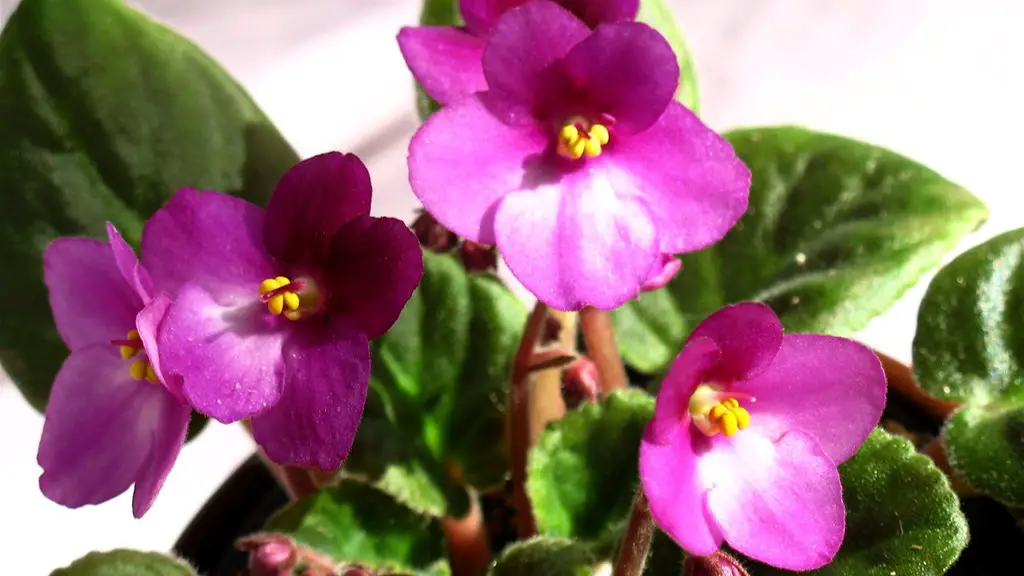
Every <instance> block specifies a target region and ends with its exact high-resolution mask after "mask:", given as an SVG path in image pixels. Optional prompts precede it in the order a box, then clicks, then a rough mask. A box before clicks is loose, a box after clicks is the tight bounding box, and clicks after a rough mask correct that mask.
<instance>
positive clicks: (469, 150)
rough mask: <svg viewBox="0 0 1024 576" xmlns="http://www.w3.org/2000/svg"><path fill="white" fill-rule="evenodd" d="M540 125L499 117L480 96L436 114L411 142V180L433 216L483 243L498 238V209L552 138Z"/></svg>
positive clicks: (445, 108)
mask: <svg viewBox="0 0 1024 576" xmlns="http://www.w3.org/2000/svg"><path fill="white" fill-rule="evenodd" d="M550 139H551V138H550V136H549V135H547V134H545V133H544V131H543V130H542V129H541V128H540V127H539V126H535V125H534V126H522V127H511V126H507V125H505V124H503V123H502V122H500V121H499V120H497V119H496V118H495V117H494V116H493V115H492V114H491V113H490V112H489V111H488V109H487V108H486V107H485V106H484V103H483V101H482V100H481V98H480V97H479V96H474V97H470V98H466V99H464V100H461V101H459V102H458V103H456V104H454V105H452V106H446V107H444V108H442V109H441V110H440V111H438V112H436V113H435V114H434V115H432V116H431V117H430V118H429V119H428V120H427V121H426V123H424V124H423V126H421V127H420V129H419V130H418V131H417V132H416V135H415V136H413V138H412V142H411V143H410V144H409V182H410V184H412V190H413V192H414V193H415V194H416V196H417V197H418V198H419V199H420V201H421V202H423V205H424V206H425V207H426V208H427V210H428V211H429V212H430V213H431V214H433V215H434V217H435V218H437V220H438V221H439V222H441V223H442V224H444V225H445V226H446V227H448V228H449V229H451V230H452V231H453V232H455V233H456V234H458V235H459V236H462V237H464V238H468V239H470V240H472V241H474V242H479V243H480V244H494V241H495V240H494V210H495V209H496V207H497V203H498V200H500V199H501V197H502V196H504V195H505V194H506V193H508V192H510V191H512V190H516V189H518V188H520V187H522V186H523V183H524V180H526V178H527V174H528V173H529V172H530V165H529V161H530V160H531V159H534V158H539V157H540V156H541V154H542V153H543V152H544V150H545V148H547V146H548V145H549V143H550Z"/></svg>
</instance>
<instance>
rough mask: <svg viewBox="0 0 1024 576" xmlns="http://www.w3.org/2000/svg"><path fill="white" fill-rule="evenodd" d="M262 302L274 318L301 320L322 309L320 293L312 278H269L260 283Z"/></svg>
mask: <svg viewBox="0 0 1024 576" xmlns="http://www.w3.org/2000/svg"><path fill="white" fill-rule="evenodd" d="M260 302H263V303H264V304H266V305H267V310H269V311H270V313H271V314H273V315H274V316H284V317H285V318H287V319H289V320H299V319H302V318H306V317H308V316H310V315H311V314H313V313H314V312H316V311H317V310H318V309H319V308H320V291H319V290H318V289H317V285H316V282H314V281H313V280H312V279H311V278H299V279H297V280H289V279H288V278H286V277H284V276H278V277H276V278H267V279H266V280H264V281H263V282H260Z"/></svg>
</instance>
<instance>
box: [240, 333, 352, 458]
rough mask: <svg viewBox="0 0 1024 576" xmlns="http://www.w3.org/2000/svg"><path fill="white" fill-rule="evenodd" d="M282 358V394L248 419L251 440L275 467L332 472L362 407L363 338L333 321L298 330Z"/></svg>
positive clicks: (345, 451) (345, 452)
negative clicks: (283, 360)
mask: <svg viewBox="0 0 1024 576" xmlns="http://www.w3.org/2000/svg"><path fill="white" fill-rule="evenodd" d="M284 357H285V387H284V393H283V394H282V395H281V400H280V401H279V402H278V403H277V404H276V405H274V407H273V408H271V409H270V410H268V411H267V412H265V413H263V414H260V415H259V416H256V417H255V418H253V419H252V429H253V436H254V437H255V439H256V442H258V443H259V445H260V446H262V447H263V450H264V451H265V452H266V454H267V456H268V457H269V458H270V459H271V460H273V461H274V462H278V463H280V464H294V465H297V466H306V467H310V466H315V467H317V468H319V469H321V470H334V469H335V468H337V467H338V466H339V465H341V462H342V460H344V459H345V457H346V456H348V452H349V450H350V449H351V448H352V441H353V440H354V439H355V436H356V430H357V428H358V427H359V422H360V420H361V419H362V415H363V405H364V404H365V403H366V388H367V386H368V385H369V382H370V348H369V343H368V341H367V340H366V336H365V335H364V334H363V332H362V331H361V330H360V328H359V326H358V325H356V323H355V322H353V321H351V320H350V319H348V318H345V317H333V318H331V319H330V322H326V321H325V322H318V323H316V324H306V325H304V326H302V327H301V328H300V329H297V330H296V331H295V332H294V333H293V334H292V336H291V337H290V338H289V339H288V341H287V342H286V343H285V351H284Z"/></svg>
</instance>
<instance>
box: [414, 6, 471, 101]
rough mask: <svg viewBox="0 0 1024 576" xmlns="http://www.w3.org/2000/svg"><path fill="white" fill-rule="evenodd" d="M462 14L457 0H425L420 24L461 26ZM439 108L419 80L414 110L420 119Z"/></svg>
mask: <svg viewBox="0 0 1024 576" xmlns="http://www.w3.org/2000/svg"><path fill="white" fill-rule="evenodd" d="M462 25H463V21H462V14H460V13H459V0H426V1H425V2H423V11H422V12H420V26H462ZM440 109H441V105H440V104H438V103H437V102H436V101H435V100H434V99H433V98H431V97H430V96H428V95H427V93H426V92H424V91H423V87H422V86H420V84H419V82H417V83H416V111H417V112H419V115H420V120H426V119H427V118H429V117H430V115H431V114H433V113H434V112H437V111H438V110H440Z"/></svg>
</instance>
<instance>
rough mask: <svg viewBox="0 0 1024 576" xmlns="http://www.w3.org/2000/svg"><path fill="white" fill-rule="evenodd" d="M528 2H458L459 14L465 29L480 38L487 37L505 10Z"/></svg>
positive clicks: (509, 0)
mask: <svg viewBox="0 0 1024 576" xmlns="http://www.w3.org/2000/svg"><path fill="white" fill-rule="evenodd" d="M527 1H528V0H459V12H460V13H461V14H462V20H463V21H464V22H465V23H466V28H469V30H470V31H471V32H472V33H473V34H475V35H477V36H480V37H484V36H487V33H488V32H490V31H491V28H492V27H493V26H494V24H495V23H496V22H497V21H498V18H499V17H501V15H502V14H504V13H505V12H506V11H507V10H510V9H512V8H515V7H516V6H520V5H522V4H525V3H526V2H527Z"/></svg>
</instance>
